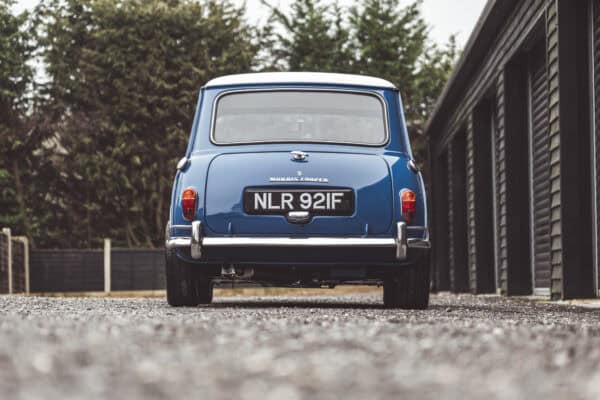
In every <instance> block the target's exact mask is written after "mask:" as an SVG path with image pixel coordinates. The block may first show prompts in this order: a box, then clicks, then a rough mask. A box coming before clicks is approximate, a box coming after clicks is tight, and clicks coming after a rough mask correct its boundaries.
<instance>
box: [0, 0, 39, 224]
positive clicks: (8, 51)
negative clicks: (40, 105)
mask: <svg viewBox="0 0 600 400" xmlns="http://www.w3.org/2000/svg"><path fill="white" fill-rule="evenodd" d="M13 4H14V2H13V1H12V0H0V226H13V227H14V228H15V233H16V234H24V235H28V236H34V233H35V232H34V228H35V226H34V225H36V223H37V222H39V216H38V215H36V214H35V213H34V212H33V210H32V207H33V205H32V203H31V202H30V201H29V200H30V199H31V200H33V199H36V198H39V197H40V196H39V192H38V191H37V190H36V189H38V190H39V189H41V190H43V189H44V188H42V187H43V186H44V181H43V180H39V178H40V177H41V176H42V175H43V172H42V173H38V171H37V170H36V168H31V167H32V166H36V165H37V164H39V161H40V160H41V159H40V154H39V153H38V154H34V152H33V148H35V147H36V146H35V145H34V146H33V148H32V144H33V143H35V142H36V138H35V135H34V134H33V133H32V132H31V131H30V123H29V122H30V117H29V114H28V110H29V109H30V107H31V106H32V103H31V96H30V92H31V88H32V84H33V70H32V68H31V66H30V64H29V63H30V61H31V58H32V56H33V51H34V47H33V43H32V41H33V35H32V33H31V31H30V29H29V27H28V22H29V16H28V14H27V13H22V14H20V15H14V14H13V13H12V10H11V9H12V6H13ZM34 180H36V181H38V180H39V181H38V184H37V185H35V186H33V185H30V186H28V185H25V184H24V182H27V181H34ZM40 186H42V187H40Z"/></svg>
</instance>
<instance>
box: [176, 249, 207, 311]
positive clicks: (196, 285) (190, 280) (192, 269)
mask: <svg viewBox="0 0 600 400" xmlns="http://www.w3.org/2000/svg"><path fill="white" fill-rule="evenodd" d="M166 257H167V259H166V278H167V302H168V303H169V304H170V305H172V306H174V307H181V306H197V305H198V304H209V303H210V302H211V301H212V297H213V284H212V280H211V279H210V276H209V275H208V274H207V273H206V272H204V271H202V270H201V269H200V267H198V266H195V265H193V264H190V263H187V262H185V261H183V260H180V259H179V258H178V257H177V255H176V254H175V252H173V251H167V256H166Z"/></svg>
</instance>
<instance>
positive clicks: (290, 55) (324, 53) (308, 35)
mask: <svg viewBox="0 0 600 400" xmlns="http://www.w3.org/2000/svg"><path fill="white" fill-rule="evenodd" d="M262 1H263V4H265V5H266V6H267V7H269V8H270V9H271V12H272V14H271V18H270V21H269V25H268V26H267V30H268V33H269V34H267V35H266V36H267V38H270V39H271V40H270V41H269V42H268V44H269V45H270V46H271V49H270V51H271V56H272V63H273V64H272V65H271V66H270V67H271V68H272V69H285V70H290V71H321V72H348V71H350V70H351V69H352V61H353V57H352V55H351V53H350V49H349V32H348V29H347V28H346V27H345V26H344V25H345V20H344V14H343V11H342V9H341V8H340V7H339V5H338V4H337V3H334V4H332V5H322V4H321V2H320V1H318V0H297V1H296V2H294V3H293V4H292V6H291V10H290V13H289V15H286V14H284V13H283V12H281V11H280V10H279V9H277V8H275V7H273V6H271V5H270V4H269V3H268V2H266V1H265V0H262Z"/></svg>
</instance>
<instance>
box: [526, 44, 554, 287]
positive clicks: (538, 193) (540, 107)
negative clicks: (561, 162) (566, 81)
mask: <svg viewBox="0 0 600 400" xmlns="http://www.w3.org/2000/svg"><path fill="white" fill-rule="evenodd" d="M530 102H531V104H530V107H531V108H530V110H531V113H530V115H531V120H530V126H531V134H530V148H531V173H532V188H531V206H532V212H531V215H532V238H533V243H532V250H533V257H532V261H533V277H534V290H535V292H536V294H543V295H549V289H550V274H551V259H550V250H551V243H550V152H549V142H548V140H549V135H548V82H547V72H546V51H545V43H544V42H543V41H541V42H540V44H539V45H537V46H535V48H534V49H533V51H532V52H531V59H530Z"/></svg>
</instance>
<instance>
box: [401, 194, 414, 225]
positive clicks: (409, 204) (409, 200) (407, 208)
mask: <svg viewBox="0 0 600 400" xmlns="http://www.w3.org/2000/svg"><path fill="white" fill-rule="evenodd" d="M400 199H401V202H402V218H403V219H404V221H405V222H408V223H410V222H411V221H412V220H413V218H414V216H415V211H416V210H417V195H416V194H415V192H413V191H412V190H408V189H404V190H403V191H401V192H400Z"/></svg>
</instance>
